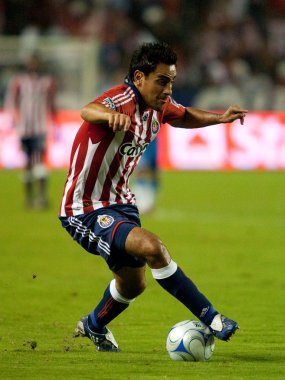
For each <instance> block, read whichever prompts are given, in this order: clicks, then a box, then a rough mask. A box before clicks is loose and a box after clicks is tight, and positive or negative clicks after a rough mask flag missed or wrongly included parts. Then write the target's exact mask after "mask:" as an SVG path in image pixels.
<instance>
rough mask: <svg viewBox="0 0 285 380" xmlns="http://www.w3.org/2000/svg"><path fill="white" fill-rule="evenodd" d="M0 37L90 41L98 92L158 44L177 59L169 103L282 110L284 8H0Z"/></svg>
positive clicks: (14, 1)
mask: <svg viewBox="0 0 285 380" xmlns="http://www.w3.org/2000/svg"><path fill="white" fill-rule="evenodd" d="M0 33H1V34H2V35H17V36H20V37H21V38H25V39H26V40H28V39H29V38H30V39H32V38H35V36H38V35H40V36H52V37H56V36H63V35H68V36H76V37H83V38H86V39H92V38H96V39H98V40H99V41H100V51H99V66H100V81H101V88H100V91H101V90H102V89H104V88H102V87H104V86H106V88H107V87H109V86H110V85H113V84H116V83H120V82H121V81H122V80H123V78H124V76H125V74H126V71H127V66H128V62H129V58H130V55H131V52H132V51H133V49H134V48H135V47H136V46H137V45H138V44H139V43H141V42H143V41H152V40H164V41H166V42H168V43H169V44H171V45H172V46H173V47H174V49H175V50H176V52H177V53H178V56H179V62H178V77H177V81H176V86H175V93H174V97H175V99H176V100H177V101H179V102H181V103H183V104H185V105H194V106H197V107H200V108H206V109H222V108H224V107H225V106H227V105H228V104H229V103H238V104H240V105H241V106H242V107H246V108H248V109H254V110H284V106H285V0H270V1H269V0H268V1H267V0H200V1H199V0H41V2H38V1H37V0H0Z"/></svg>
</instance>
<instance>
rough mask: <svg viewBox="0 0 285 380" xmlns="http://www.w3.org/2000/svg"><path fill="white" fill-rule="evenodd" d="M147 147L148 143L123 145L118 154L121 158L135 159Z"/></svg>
mask: <svg viewBox="0 0 285 380" xmlns="http://www.w3.org/2000/svg"><path fill="white" fill-rule="evenodd" d="M147 146H148V143H144V144H143V145H133V144H132V143H125V144H123V145H122V146H121V148H120V153H121V154H122V155H123V156H125V155H126V156H129V157H136V156H138V155H140V154H141V153H143V152H144V151H145V150H146V148H147Z"/></svg>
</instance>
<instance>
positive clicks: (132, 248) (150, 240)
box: [125, 227, 170, 268]
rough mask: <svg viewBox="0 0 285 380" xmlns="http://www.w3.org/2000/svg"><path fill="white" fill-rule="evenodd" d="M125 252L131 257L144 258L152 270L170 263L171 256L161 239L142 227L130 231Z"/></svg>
mask: <svg viewBox="0 0 285 380" xmlns="http://www.w3.org/2000/svg"><path fill="white" fill-rule="evenodd" d="M125 250H126V252H127V253H128V254H130V255H133V256H136V257H138V258H144V259H145V260H146V261H147V263H148V264H149V265H150V267H151V268H155V267H158V268H160V267H162V266H166V265H168V264H169V262H170V254H169V252H168V250H167V249H166V247H165V245H164V244H163V242H162V241H161V240H160V238H159V237H158V236H157V235H155V234H154V233H152V232H150V231H148V230H146V229H144V228H141V227H135V228H133V229H132V230H131V231H130V233H129V234H128V236H127V239H126V243H125Z"/></svg>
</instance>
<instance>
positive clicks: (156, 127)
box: [151, 119, 159, 133]
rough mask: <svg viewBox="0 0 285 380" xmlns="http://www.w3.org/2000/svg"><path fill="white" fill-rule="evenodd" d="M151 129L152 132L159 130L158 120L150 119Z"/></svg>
mask: <svg viewBox="0 0 285 380" xmlns="http://www.w3.org/2000/svg"><path fill="white" fill-rule="evenodd" d="M151 130H152V133H157V132H158V130H159V122H158V121H157V120H156V119H152V122H151Z"/></svg>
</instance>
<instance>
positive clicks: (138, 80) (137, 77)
mask: <svg viewBox="0 0 285 380" xmlns="http://www.w3.org/2000/svg"><path fill="white" fill-rule="evenodd" d="M143 78H144V73H143V72H142V71H140V70H136V71H135V72H134V83H135V84H136V85H141V84H142V81H143Z"/></svg>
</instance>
